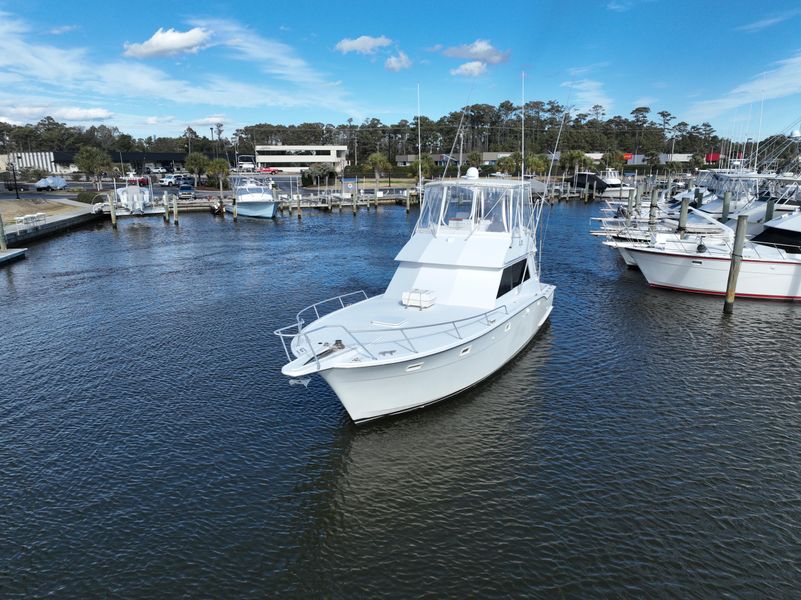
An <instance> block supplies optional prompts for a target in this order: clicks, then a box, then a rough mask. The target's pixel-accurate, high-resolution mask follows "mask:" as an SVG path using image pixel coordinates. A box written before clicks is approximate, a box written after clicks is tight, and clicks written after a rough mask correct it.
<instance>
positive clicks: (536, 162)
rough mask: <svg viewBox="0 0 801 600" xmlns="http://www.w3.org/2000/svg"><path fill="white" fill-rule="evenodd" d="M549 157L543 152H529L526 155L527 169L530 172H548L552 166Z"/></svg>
mask: <svg viewBox="0 0 801 600" xmlns="http://www.w3.org/2000/svg"><path fill="white" fill-rule="evenodd" d="M550 164H551V163H550V161H549V160H548V158H547V157H546V156H544V155H542V154H527V155H526V171H528V172H529V173H534V174H535V175H536V174H537V173H543V174H544V173H546V172H547V171H548V167H549V166H550Z"/></svg>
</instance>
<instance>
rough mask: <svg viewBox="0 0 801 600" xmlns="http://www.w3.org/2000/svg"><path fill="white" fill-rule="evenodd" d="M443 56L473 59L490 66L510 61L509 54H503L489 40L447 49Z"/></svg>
mask: <svg viewBox="0 0 801 600" xmlns="http://www.w3.org/2000/svg"><path fill="white" fill-rule="evenodd" d="M442 54H444V55H445V56H450V57H453V58H472V59H474V60H476V61H481V62H483V63H485V64H490V65H497V64H498V63H502V62H506V61H507V60H509V52H508V51H507V52H501V51H500V50H498V49H497V48H495V47H494V46H493V45H492V44H491V43H490V42H489V40H476V41H475V42H473V43H472V44H462V45H461V46H453V47H452V48H446V49H445V50H443V51H442ZM468 64H469V63H468Z"/></svg>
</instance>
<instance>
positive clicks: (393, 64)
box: [384, 50, 412, 71]
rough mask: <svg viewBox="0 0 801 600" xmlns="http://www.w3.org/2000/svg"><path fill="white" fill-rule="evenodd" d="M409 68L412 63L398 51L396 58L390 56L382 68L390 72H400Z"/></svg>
mask: <svg viewBox="0 0 801 600" xmlns="http://www.w3.org/2000/svg"><path fill="white" fill-rule="evenodd" d="M411 66H412V61H411V60H410V59H409V57H408V56H406V54H405V53H404V52H402V51H400V50H398V54H397V56H390V57H389V58H388V59H387V61H386V62H385V63H384V67H386V68H387V69H389V70H390V71H400V70H402V69H408V68H409V67H411Z"/></svg>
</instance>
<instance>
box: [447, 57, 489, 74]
mask: <svg viewBox="0 0 801 600" xmlns="http://www.w3.org/2000/svg"><path fill="white" fill-rule="evenodd" d="M486 72H487V65H485V64H484V63H483V62H481V61H480V60H474V61H471V62H466V63H464V64H463V65H460V66H459V67H457V68H456V69H451V75H455V76H457V77H478V76H479V75H483V74H484V73H486Z"/></svg>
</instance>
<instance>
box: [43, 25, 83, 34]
mask: <svg viewBox="0 0 801 600" xmlns="http://www.w3.org/2000/svg"><path fill="white" fill-rule="evenodd" d="M76 29H78V26H77V25H61V26H59V27H53V28H52V29H50V30H49V31H48V32H47V33H49V34H50V35H61V34H62V33H69V32H70V31H75V30H76Z"/></svg>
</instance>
